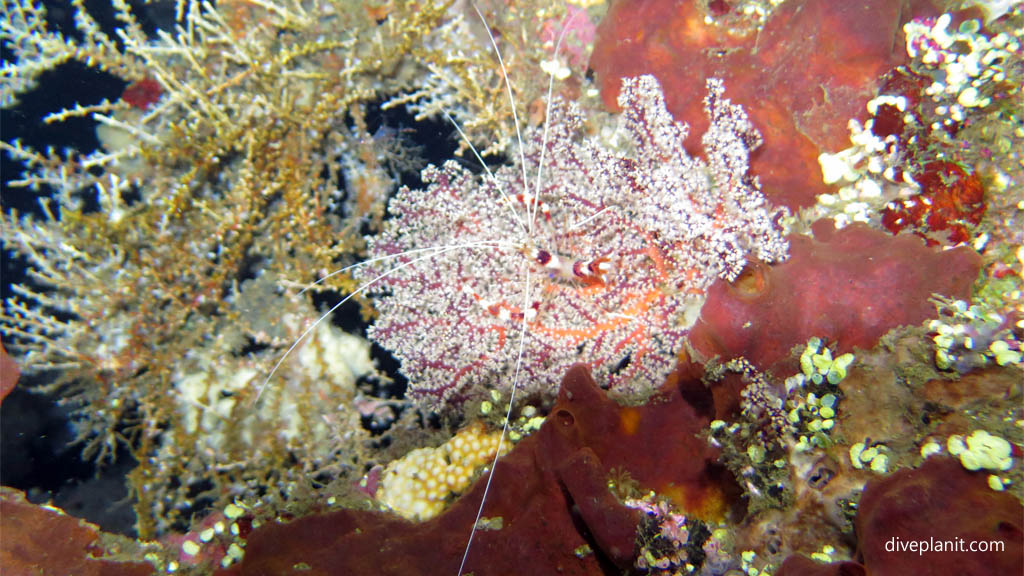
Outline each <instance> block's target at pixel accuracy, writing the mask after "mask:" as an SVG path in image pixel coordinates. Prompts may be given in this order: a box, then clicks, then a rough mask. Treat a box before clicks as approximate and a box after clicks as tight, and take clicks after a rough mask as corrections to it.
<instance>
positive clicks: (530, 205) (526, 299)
mask: <svg viewBox="0 0 1024 576" xmlns="http://www.w3.org/2000/svg"><path fill="white" fill-rule="evenodd" d="M473 9H474V10H476V14H477V16H479V17H480V20H481V22H483V25H484V29H485V30H487V36H488V37H489V38H490V39H491V47H492V48H493V49H494V53H495V55H497V57H498V63H499V64H501V73H502V76H503V77H504V78H505V88H506V90H507V91H508V98H509V101H510V102H511V104H512V118H513V119H514V120H515V125H516V138H517V139H518V141H519V161H520V165H521V166H522V169H523V191H524V192H525V193H527V194H529V179H528V176H527V173H526V153H525V151H524V148H523V137H522V134H521V132H520V129H519V116H518V114H517V113H516V101H515V97H514V96H513V95H512V85H511V83H510V82H509V79H508V72H507V70H506V69H505V62H504V61H503V60H502V58H501V50H499V49H498V44H497V43H496V42H495V41H494V35H493V34H491V27H490V26H488V24H487V19H486V18H484V15H483V13H482V12H480V8H478V7H477V5H476V4H475V3H473ZM578 15H579V13H578V12H577V13H576V14H574V15H573V17H572V18H571V19H570V20H569V21H568V22H566V27H565V28H563V29H562V32H561V34H560V35H559V37H558V43H557V44H556V45H555V54H554V56H555V57H556V58H557V57H558V50H559V48H560V47H561V45H562V39H563V38H564V37H565V30H566V28H568V27H569V24H571V23H572V21H573V20H574V19H575V18H576V16H578ZM554 81H555V79H554V76H553V75H552V77H551V80H550V82H549V84H548V96H547V100H548V102H547V112H546V113H545V117H544V139H543V145H542V147H541V159H540V164H541V166H543V163H544V150H546V149H547V137H548V122H549V121H550V117H551V93H552V91H553V90H554ZM459 133H460V134H461V133H462V131H461V130H459ZM477 157H478V158H479V155H478V156H477ZM482 162H483V160H481V163H482ZM537 191H538V192H539V191H540V168H539V167H538V169H537ZM528 198H529V196H527V199H528ZM535 199H536V200H535V201H532V202H531V201H529V200H528V201H527V207H526V211H527V218H528V220H529V233H530V235H531V236H532V233H533V224H534V220H535V217H536V208H535V207H534V205H536V204H539V200H540V198H539V196H535ZM524 267H525V268H526V284H525V286H524V290H523V306H522V308H521V309H522V310H523V320H522V324H521V325H520V329H519V351H518V354H517V356H516V369H515V373H514V375H513V377H512V391H511V393H510V394H509V399H508V409H507V410H506V412H505V421H504V423H503V424H502V426H501V436H499V437H498V448H497V450H496V451H495V453H494V460H493V461H492V462H491V470H490V472H489V473H488V474H487V481H486V482H485V483H484V492H483V495H482V496H481V498H480V506H479V507H478V508H477V510H476V518H475V519H474V520H473V529H472V530H471V531H470V533H469V540H468V541H467V542H466V548H465V550H463V552H462V561H461V562H459V573H458V576H462V571H463V570H464V569H465V567H466V559H467V558H469V550H470V548H471V547H472V545H473V537H474V536H475V535H476V529H477V527H478V526H479V525H480V518H481V516H483V512H484V504H485V503H486V502H487V494H488V492H490V490H491V481H492V480H494V475H495V473H496V472H497V466H498V459H499V458H500V457H501V450H502V448H503V447H504V444H505V437H506V436H507V435H508V423H509V420H511V419H512V408H513V407H514V406H515V400H516V390H517V389H518V388H519V375H520V373H521V371H522V366H523V350H524V349H525V347H526V334H527V327H528V326H527V322H528V320H529V317H528V315H527V314H526V311H527V310H528V309H529V307H530V289H531V274H530V266H529V263H528V262H525V261H524Z"/></svg>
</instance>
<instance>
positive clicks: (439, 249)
mask: <svg viewBox="0 0 1024 576" xmlns="http://www.w3.org/2000/svg"><path fill="white" fill-rule="evenodd" d="M485 247H486V248H491V247H512V248H514V247H515V245H514V244H513V243H511V242H503V241H490V242H467V243H464V244H451V245H449V246H434V247H431V248H417V249H415V250H409V251H407V252H401V253H399V254H392V255H389V256H381V257H379V258H374V259H372V260H366V261H364V262H358V263H356V264H353V265H351V266H346V267H345V268H342V270H350V269H352V268H355V267H358V266H364V265H367V264H372V263H373V262H377V261H380V260H384V259H387V258H392V257H397V256H404V255H407V254H411V253H415V252H425V251H432V252H431V253H430V254H426V255H424V256H418V257H416V258H414V259H412V260H410V261H408V262H405V263H402V264H399V265H398V266H394V267H392V268H389V269H388V270H386V271H384V272H383V273H381V274H379V275H377V277H375V278H373V279H372V280H370V281H369V282H364V283H363V284H362V285H361V286H359V287H358V288H356V289H355V290H353V291H352V292H351V293H350V294H349V295H347V296H345V297H344V298H342V299H341V301H339V302H338V303H337V304H335V305H334V306H331V309H330V310H328V311H327V312H324V313H323V314H322V315H321V316H320V317H319V318H317V319H316V321H315V322H313V323H312V324H310V325H309V326H308V327H307V328H306V329H305V330H303V331H302V334H299V337H298V338H296V339H295V341H294V342H292V345H291V346H289V347H288V349H287V350H285V352H284V354H282V355H281V357H280V358H278V359H277V363H276V364H274V367H273V368H271V370H270V373H269V374H267V377H266V378H264V379H263V383H262V384H260V389H259V391H258V392H257V393H256V398H255V399H254V400H253V404H256V403H257V402H259V401H260V397H261V396H263V391H264V390H266V388H267V384H268V383H270V379H271V378H273V377H274V374H276V373H277V370H278V368H280V367H281V365H282V364H284V361H285V360H286V359H287V358H288V356H290V355H291V353H292V351H294V350H295V349H296V348H298V347H299V344H301V343H302V341H303V340H305V339H306V336H308V335H309V333H310V332H312V331H313V330H314V329H315V328H316V327H317V326H319V325H320V323H321V322H323V321H324V320H326V319H327V317H328V316H330V315H331V313H332V312H334V311H335V310H337V309H338V308H340V307H341V306H342V305H343V304H344V303H345V302H348V301H349V300H351V299H352V298H354V297H355V296H356V295H357V294H360V293H362V292H364V291H366V289H368V288H369V287H371V286H373V285H374V284H376V283H377V282H379V281H381V280H383V279H384V278H387V277H388V276H390V275H392V274H394V273H395V272H398V271H399V270H401V269H403V268H405V267H407V266H411V265H413V264H416V263H417V262H420V261H423V260H428V259H430V258H434V257H435V256H440V255H442V254H446V253H448V252H452V251H455V250H461V249H463V248H468V249H472V248H485ZM342 270H338V271H335V272H333V273H332V274H336V273H339V272H341V271H342ZM322 280H323V279H321V280H318V281H317V282H320V281H322ZM314 284H315V283H314ZM307 289H308V287H307Z"/></svg>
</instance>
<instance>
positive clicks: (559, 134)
mask: <svg viewBox="0 0 1024 576" xmlns="http://www.w3.org/2000/svg"><path fill="white" fill-rule="evenodd" d="M477 14H478V16H479V17H480V19H481V20H482V21H483V22H484V24H485V28H486V29H487V31H488V36H489V40H490V43H491V46H492V48H493V50H494V53H495V55H496V58H497V60H498V63H499V65H500V66H501V68H502V78H503V81H504V83H505V89H506V93H507V95H508V97H509V98H510V99H511V100H512V102H513V109H515V100H514V94H513V90H512V85H511V81H510V79H509V74H508V71H507V69H506V68H505V63H504V60H503V59H502V57H501V52H500V50H499V49H498V42H497V41H496V39H495V37H494V35H493V34H492V33H491V31H490V28H489V27H487V25H486V19H485V18H484V17H483V15H482V12H480V11H479V9H477ZM565 28H566V29H567V28H568V26H566V27H565ZM563 32H564V30H563ZM561 37H562V38H564V34H563V36H561ZM560 45H561V40H560V41H559V43H558V44H556V50H555V54H556V56H557V54H558V48H559V46H560ZM553 83H554V76H552V78H551V79H550V80H549V88H548V96H547V99H546V109H547V112H546V114H545V122H544V124H543V127H542V128H540V129H534V130H528V131H523V130H522V129H521V128H520V120H519V117H518V114H517V113H513V118H512V120H513V122H514V124H515V126H516V143H517V145H518V154H517V156H518V158H515V159H514V160H513V163H512V164H511V165H505V166H500V167H498V168H497V169H493V170H492V169H491V168H489V167H488V166H487V165H486V163H485V162H483V158H482V157H481V155H480V153H479V152H478V151H477V150H476V149H475V148H472V146H471V149H472V150H473V153H474V155H475V156H476V157H477V159H478V160H479V161H480V162H481V164H482V165H483V167H484V168H483V169H484V176H482V177H478V176H476V175H474V174H472V173H470V172H469V171H468V170H466V169H465V168H463V167H461V166H460V165H458V164H456V163H454V162H448V163H445V164H444V165H442V166H440V167H437V166H431V167H428V168H427V169H426V170H424V172H423V180H424V181H425V182H426V184H427V185H426V186H425V187H424V188H422V189H416V190H413V189H410V188H408V187H404V188H402V189H401V190H399V191H398V192H397V193H396V194H395V195H394V196H393V197H392V198H391V200H390V202H389V206H388V211H389V214H390V218H389V220H387V222H386V224H385V227H384V229H383V230H382V231H381V233H380V234H379V235H377V236H373V237H370V238H368V245H369V250H368V252H369V255H370V257H369V259H367V260H366V261H364V262H362V263H359V264H356V265H354V266H352V267H350V268H346V269H344V271H352V272H353V273H354V274H355V275H356V276H357V278H359V279H360V280H362V281H363V284H361V285H360V286H359V288H358V289H357V290H356V291H355V292H353V294H350V295H349V296H347V297H346V298H345V299H343V300H342V301H341V302H339V303H338V304H337V305H336V306H335V307H334V308H332V309H331V311H329V312H328V314H327V315H329V314H330V312H332V311H333V310H334V309H337V307H339V306H341V305H342V304H343V303H344V302H346V301H348V300H349V299H350V298H352V297H353V296H354V295H356V294H359V293H363V292H368V293H370V294H371V295H372V296H374V297H375V299H376V309H377V311H378V313H379V317H378V318H377V320H376V322H375V323H374V324H373V325H372V326H371V327H370V329H369V330H368V335H369V337H370V338H371V339H373V340H375V341H376V342H377V343H379V344H380V345H381V346H383V347H384V348H386V349H388V350H390V351H391V352H392V354H394V356H395V357H396V358H397V359H398V360H399V362H400V363H401V365H402V372H403V373H404V374H405V375H406V376H407V377H408V378H409V390H408V398H410V399H411V400H413V401H414V402H416V403H417V404H418V405H419V406H420V407H421V408H427V409H430V410H435V411H439V412H440V411H444V410H449V409H453V408H457V407H459V406H461V405H463V404H464V403H465V402H466V401H467V400H470V399H475V398H480V397H481V396H484V395H487V394H489V393H490V392H493V391H497V392H498V393H499V395H502V397H504V395H507V398H508V409H507V411H506V416H505V418H504V421H503V424H502V432H501V436H500V440H499V443H498V448H497V450H496V452H495V456H494V460H493V461H492V462H491V468H490V469H491V470H492V471H494V470H495V467H496V465H497V462H498V458H499V457H500V455H501V454H502V448H503V445H504V442H505V439H506V437H507V434H508V426H509V418H510V416H511V414H512V413H513V409H514V407H515V402H516V396H517V395H522V394H524V393H525V394H530V395H533V396H534V397H538V398H540V399H541V401H543V400H545V399H550V398H551V397H552V396H553V394H554V393H555V391H556V389H557V385H558V382H559V380H560V378H561V376H562V375H563V374H564V373H565V372H566V371H567V370H568V368H569V367H570V366H571V365H573V364H576V363H579V362H583V363H586V364H587V365H588V366H589V367H590V369H591V370H592V371H593V372H594V374H595V376H596V378H597V379H598V380H599V381H601V382H603V383H604V385H605V386H606V387H607V388H609V389H610V390H612V391H613V392H615V393H618V394H620V395H636V396H639V395H643V394H645V393H649V392H651V391H653V390H654V389H656V388H657V387H658V386H659V385H660V384H661V383H662V382H663V381H664V378H665V377H666V376H667V374H668V373H669V372H671V370H672V369H673V368H674V367H675V361H676V353H677V352H678V351H679V350H680V349H681V347H682V345H683V339H684V337H685V335H686V333H687V329H688V326H689V322H690V320H692V316H690V315H688V312H690V311H693V310H695V309H696V306H695V303H698V302H699V301H700V297H701V295H702V294H703V291H704V289H705V288H706V287H707V285H708V284H709V283H710V282H711V281H713V280H714V279H715V278H717V277H726V278H733V277H735V276H736V275H737V274H739V272H740V270H741V269H742V268H743V265H744V264H745V262H746V257H747V253H748V252H749V253H752V254H754V255H756V256H757V257H759V258H761V259H763V260H769V261H770V260H777V259H781V258H784V257H785V252H786V245H785V242H784V241H783V240H782V238H781V231H780V230H779V229H778V226H777V225H776V218H775V217H776V214H775V213H774V212H772V211H770V210H768V209H767V208H766V207H765V203H764V200H763V197H761V195H760V193H759V191H758V190H757V188H756V183H755V182H753V181H752V180H751V179H750V178H749V177H748V176H747V175H746V169H747V153H748V152H749V150H750V148H752V147H753V146H755V145H756V144H757V143H758V142H759V136H758V134H757V132H756V131H755V130H754V129H753V127H752V126H751V124H750V123H749V121H748V120H747V118H746V115H745V113H743V111H742V110H741V109H740V108H739V107H737V106H734V105H732V104H731V103H729V102H728V101H727V100H725V99H724V98H723V96H722V94H723V90H724V88H723V86H722V84H721V83H720V82H717V81H713V82H709V84H708V90H709V95H708V97H707V99H706V112H707V114H708V115H709V116H710V117H711V125H712V127H711V129H710V130H709V131H708V132H707V133H706V134H705V136H704V140H703V142H704V147H705V150H706V152H707V160H706V161H705V160H700V159H696V158H692V157H690V156H688V155H687V154H686V153H685V151H684V149H683V146H682V143H683V139H684V138H685V136H686V133H687V129H686V127H685V125H682V124H678V123H676V121H675V120H674V119H673V118H672V117H671V116H670V115H669V114H668V112H667V110H666V109H665V104H664V97H663V95H662V92H661V88H660V85H659V84H658V82H657V81H656V80H655V79H654V78H653V77H640V78H634V79H628V80H625V81H624V83H623V90H622V93H621V95H620V98H619V103H620V105H621V107H622V108H623V110H624V111H625V113H624V115H623V116H622V126H621V128H620V132H619V133H620V135H621V136H622V137H623V139H624V140H626V141H627V144H621V143H620V144H617V145H616V144H614V143H612V142H611V141H609V140H602V139H601V138H596V137H587V136H584V135H583V132H584V130H583V128H584V120H583V115H582V113H581V112H580V110H579V108H578V107H577V106H576V105H574V104H572V103H566V102H564V101H562V100H561V99H559V100H555V99H554V98H552V96H551V95H552V92H553ZM446 115H447V116H448V117H449V119H451V115H450V114H447V113H446ZM452 124H453V125H454V126H455V127H456V130H457V131H458V132H459V134H460V136H461V137H462V138H463V139H464V140H465V141H467V142H468V141H469V138H468V137H467V135H466V134H465V132H464V130H463V129H462V127H460V126H459V124H458V123H457V122H454V120H453V121H452ZM624 149H628V151H627V150H624ZM327 315H324V316H323V317H321V318H320V319H319V320H317V322H316V323H319V322H322V321H323V320H324V319H325V318H326V317H327ZM315 325H316V324H314V325H313V326H311V327H310V328H308V329H307V330H312V329H313V327H314V326H315ZM300 339H301V338H300ZM296 345H297V343H296V344H295V345H293V346H292V349H294V347H295V346H296ZM290 350H291V349H290ZM290 350H289V351H290ZM283 361H284V358H282V359H281V360H280V361H279V362H278V366H279V365H280V363H281V362H283ZM276 368H277V367H276V366H275V368H274V370H276ZM272 375H273V371H272V372H271V374H270V375H269V376H268V380H269V378H270V376H272ZM494 476H495V474H493V473H492V474H488V475H487V478H486V480H485V484H484V490H483V496H482V498H481V503H480V505H479V508H478V509H477V514H476V518H475V520H474V527H473V529H472V530H471V532H470V535H469V540H468V542H467V545H466V548H465V551H464V553H463V557H462V562H461V566H460V570H459V572H460V574H461V572H462V570H463V569H464V568H465V567H466V559H467V558H468V557H469V551H470V549H471V547H472V542H473V535H474V534H475V531H476V529H477V526H478V525H479V523H480V521H481V518H482V515H483V511H484V506H485V503H486V501H487V493H488V491H489V489H490V486H491V482H492V480H493V478H494Z"/></svg>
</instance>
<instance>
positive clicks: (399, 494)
mask: <svg viewBox="0 0 1024 576" xmlns="http://www.w3.org/2000/svg"><path fill="white" fill-rule="evenodd" d="M500 438H501V433H500V432H487V431H486V430H485V429H484V426H483V424H479V423H478V424H474V425H473V426H470V427H468V428H464V429H462V430H460V431H459V432H458V433H457V434H456V435H455V436H454V437H453V438H452V439H451V440H449V441H448V442H445V443H444V444H442V445H441V446H438V447H436V448H418V449H416V450H413V451H412V452H409V453H408V454H406V455H405V456H403V457H402V458H400V459H398V460H395V461H394V462H392V463H391V464H388V466H387V468H386V469H385V470H384V475H383V479H382V480H381V487H380V490H379V491H378V492H377V499H378V500H379V501H380V502H382V503H384V504H386V505H387V506H388V507H389V508H390V509H391V510H392V511H393V512H395V513H396V514H398V515H400V516H403V517H405V518H408V519H410V520H421V521H422V520H429V519H431V518H433V517H434V516H437V515H438V514H440V513H441V512H443V511H444V508H445V506H446V505H447V503H448V501H449V500H450V496H452V495H453V494H454V495H458V494H461V493H462V492H464V491H465V490H466V489H467V488H469V485H470V483H471V481H472V480H473V478H474V477H475V476H476V473H477V472H478V471H479V470H480V469H481V468H482V467H484V466H487V465H489V464H490V463H491V462H492V460H493V459H494V453H495V451H497V449H498V442H499V440H500ZM506 446H507V444H506ZM502 451H503V452H507V449H506V448H503V450H502Z"/></svg>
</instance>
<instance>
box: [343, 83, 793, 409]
mask: <svg viewBox="0 0 1024 576" xmlns="http://www.w3.org/2000/svg"><path fill="white" fill-rule="evenodd" d="M708 89H709V93H708V95H707V97H706V98H705V113H706V114H707V116H708V117H709V118H710V122H711V126H710V128H709V129H707V130H706V132H705V134H704V138H703V146H704V151H705V156H706V160H699V159H696V158H693V157H691V156H689V155H688V154H686V152H685V151H684V149H683V141H684V139H685V138H686V135H687V128H686V126H685V125H683V124H679V123H677V122H675V121H673V120H672V118H671V116H669V114H668V112H667V111H666V110H665V104H664V99H663V95H662V92H661V87H660V86H659V85H658V83H657V82H656V81H655V80H654V78H653V77H650V76H644V77H641V78H637V79H629V80H626V81H624V87H623V90H622V93H621V94H620V97H619V105H620V106H621V107H622V108H623V109H624V111H625V113H624V131H625V135H624V138H625V139H626V140H627V145H629V146H631V148H632V153H631V154H630V155H628V156H620V155H617V154H615V153H614V152H613V151H612V150H609V147H608V146H607V145H606V144H603V143H602V142H600V141H599V140H597V139H590V138H587V139H583V140H582V141H580V140H579V138H578V132H579V131H580V130H581V125H582V118H581V117H580V115H579V113H578V111H577V110H576V109H575V108H574V107H572V106H565V105H562V104H556V105H555V106H554V110H553V112H552V119H553V122H552V124H551V126H550V127H549V128H548V129H546V130H544V131H543V132H541V131H535V132H533V133H531V134H528V135H527V139H528V141H529V145H528V146H527V148H526V149H525V150H524V152H523V158H522V159H521V160H520V162H519V163H518V165H517V164H513V165H510V166H505V167H502V168H500V169H498V170H496V171H495V172H493V173H492V172H488V173H487V174H486V177H483V176H471V175H470V174H469V173H468V171H466V170H465V169H463V168H461V167H459V166H458V165H456V164H454V163H448V164H446V165H445V166H443V167H440V168H429V169H427V170H426V171H425V172H424V174H423V177H424V180H426V181H427V182H428V183H429V186H428V187H427V188H426V189H423V190H411V189H408V188H403V189H402V190H400V191H399V192H398V193H397V195H396V196H395V197H394V198H392V200H391V202H390V203H389V205H388V209H389V212H390V213H391V214H392V215H393V218H392V219H391V220H389V221H388V222H387V223H386V225H385V227H384V230H383V231H382V233H381V234H380V235H379V236H377V237H371V238H369V239H368V243H369V246H370V250H369V254H370V256H371V257H372V258H373V260H372V262H374V263H373V265H371V266H367V267H365V268H363V269H362V270H360V272H359V276H360V277H361V278H363V279H365V280H367V281H376V283H375V284H374V285H373V286H372V287H371V289H370V290H371V293H373V294H375V295H377V296H378V298H377V302H376V307H377V310H378V311H379V313H380V316H379V318H378V319H377V321H376V323H375V324H374V325H373V327H372V328H371V329H370V330H369V333H368V335H369V337H370V338H371V339H373V340H375V341H376V342H378V343H380V344H381V345H382V346H384V347H386V348H388V349H389V350H391V351H392V353H393V354H394V355H395V356H396V357H397V358H398V359H399V361H400V362H401V363H402V372H403V373H404V374H405V375H406V376H407V377H408V378H409V380H410V387H409V397H410V398H412V399H414V400H416V401H418V402H419V403H421V404H422V405H424V406H428V407H430V408H434V409H439V408H444V407H449V406H450V405H455V406H458V405H459V404H460V403H461V402H462V401H463V400H465V399H466V398H467V397H474V396H480V395H481V394H482V393H484V392H487V391H488V390H492V389H500V390H507V389H508V387H510V386H512V385H513V384H518V385H519V387H520V389H522V390H523V391H524V392H526V393H528V394H543V395H548V396H551V395H553V394H554V392H555V389H556V385H557V382H558V379H559V378H560V377H561V375H562V374H563V373H564V372H565V370H566V369H567V368H568V367H569V366H570V365H571V364H573V363H575V362H580V361H585V362H587V363H588V364H589V365H590V366H591V367H592V368H593V369H594V371H595V374H596V375H597V377H598V378H600V379H601V380H602V381H607V385H608V386H610V387H611V388H613V389H615V390H618V391H621V392H628V393H637V392H641V393H643V392H645V391H648V390H650V389H652V388H654V387H657V386H658V385H660V384H661V382H662V381H663V380H664V378H665V376H666V375H667V374H668V373H669V372H671V371H672V369H673V367H674V362H675V354H676V351H677V350H679V348H680V347H681V345H682V338H683V336H684V335H685V333H686V329H687V328H688V324H687V318H686V317H685V316H686V309H687V307H688V306H691V307H692V306H693V302H694V300H695V299H696V297H699V296H700V295H702V294H703V292H704V289H705V288H706V287H707V286H708V285H709V284H710V283H711V282H712V281H713V280H714V279H715V278H717V277H722V278H726V279H732V278H734V277H735V276H736V275H737V274H739V272H740V270H741V269H742V267H743V264H744V262H745V261H746V257H747V255H748V254H750V255H751V256H753V257H757V258H760V259H762V260H764V261H777V260H781V259H784V258H785V256H786V243H785V241H784V240H783V239H782V235H781V228H780V226H779V225H778V219H779V218H780V217H781V213H779V212H777V211H774V210H772V209H770V208H769V207H767V206H766V204H765V201H764V199H763V198H762V197H761V195H760V193H759V192H758V190H757V188H756V185H755V184H753V183H752V181H751V180H750V179H749V177H748V174H747V155H748V154H749V152H750V150H752V149H753V148H755V147H756V146H757V145H758V143H759V136H758V135H757V133H756V132H755V131H754V130H753V128H752V127H751V126H750V123H749V122H748V121H747V118H746V115H745V114H744V113H743V111H742V110H741V109H739V108H738V107H736V106H734V105H732V104H731V103H730V102H729V100H726V99H725V98H724V97H723V87H722V85H721V83H719V82H714V81H709V82H708ZM541 166H543V176H544V179H543V180H540V179H538V181H537V185H536V187H535V186H534V185H533V183H532V178H533V176H532V174H534V173H537V175H538V177H539V176H540V172H541V168H540V167H541Z"/></svg>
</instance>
